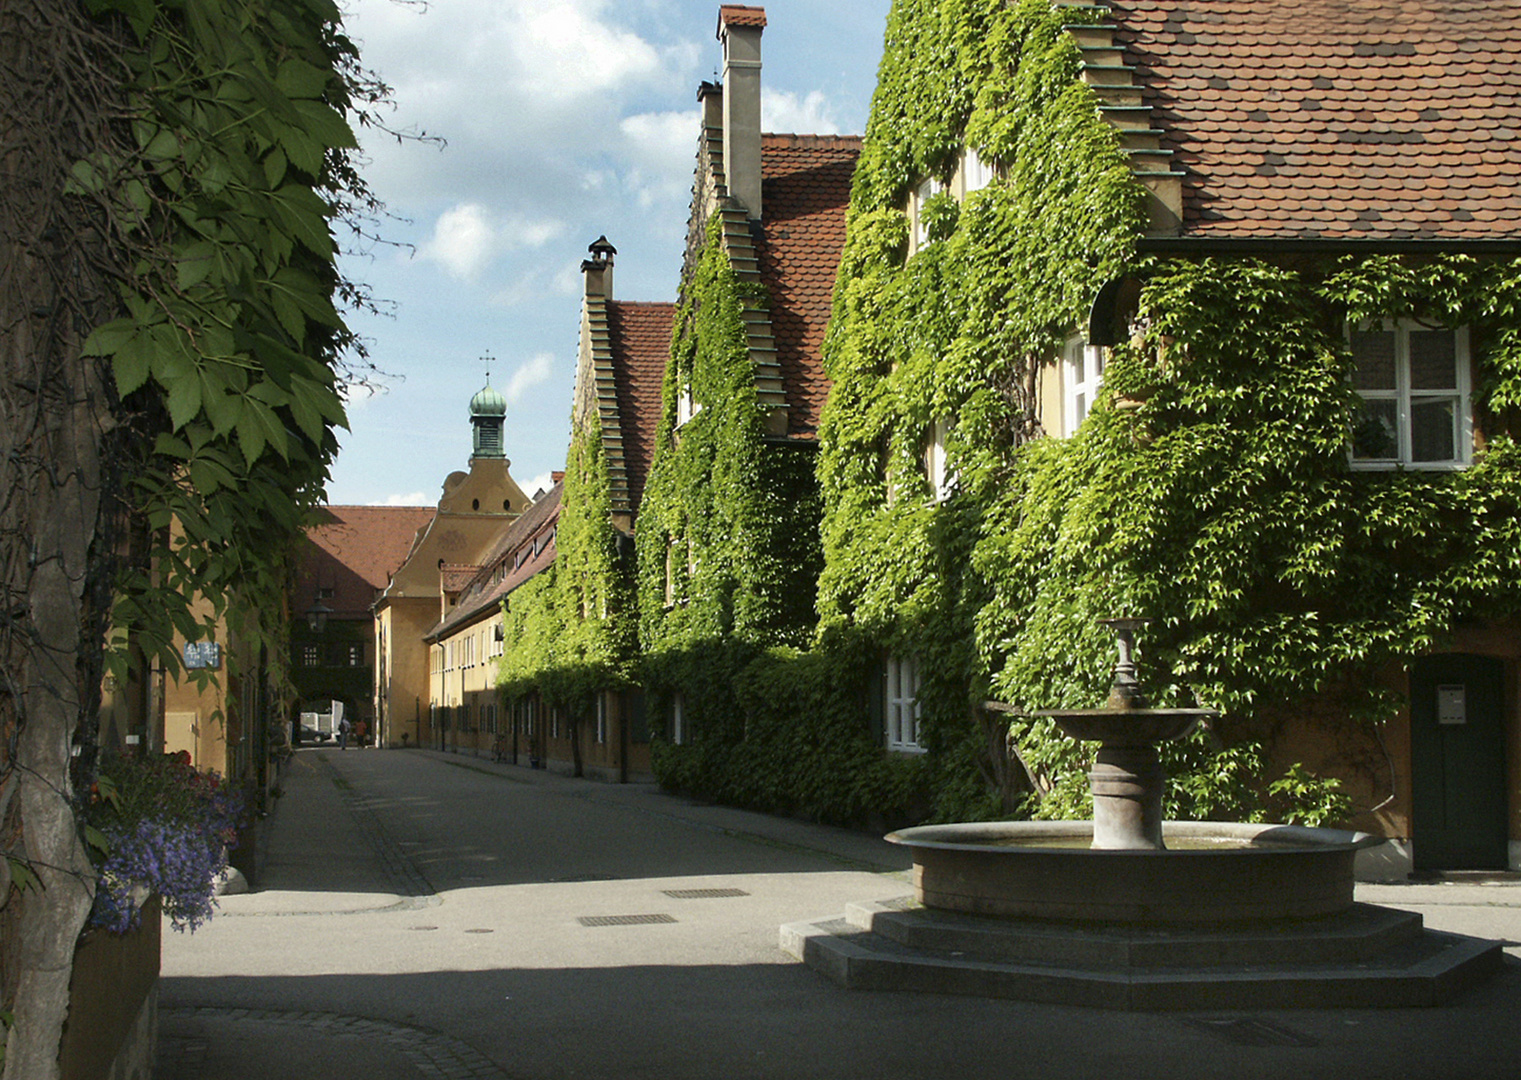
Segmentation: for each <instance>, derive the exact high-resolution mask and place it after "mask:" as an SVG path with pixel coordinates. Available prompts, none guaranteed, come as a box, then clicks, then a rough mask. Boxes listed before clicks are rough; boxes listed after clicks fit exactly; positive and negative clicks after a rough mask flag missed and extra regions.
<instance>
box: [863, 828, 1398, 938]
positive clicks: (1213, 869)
mask: <svg viewBox="0 0 1521 1080" xmlns="http://www.w3.org/2000/svg"><path fill="white" fill-rule="evenodd" d="M1092 836H1093V825H1092V824H1091V823H1090V822H1085V821H1013V822H1010V821H995V822H969V823H960V824H954V825H921V826H918V827H916V828H911V829H900V830H898V831H897V832H894V833H890V834H889V835H888V836H887V839H888V840H890V841H891V842H893V843H895V844H902V845H904V846H905V847H908V848H910V849H911V850H912V853H913V859H914V890H915V893H916V895H917V898H918V900H919V902H920V903H922V904H923V905H924V906H925V907H928V908H940V909H944V910H949V911H962V912H969V913H972V914H977V915H997V916H1005V917H1019V918H1038V919H1051V920H1056V921H1062V922H1079V923H1099V922H1102V923H1131V924H1143V925H1157V926H1176V925H1184V924H1190V923H1232V922H1245V921H1251V920H1269V919H1271V920H1277V919H1299V918H1311V917H1315V916H1323V915H1333V914H1336V913H1338V912H1342V911H1346V910H1347V909H1349V908H1350V907H1351V906H1352V902H1353V901H1352V886H1353V860H1354V858H1355V856H1356V853H1357V850H1358V849H1359V848H1363V847H1369V846H1372V845H1374V844H1378V843H1380V838H1379V837H1375V836H1370V835H1368V834H1367V833H1361V832H1347V831H1343V830H1339V829H1310V828H1304V827H1302V826H1295V825H1260V824H1256V825H1253V824H1237V823H1227V822H1166V823H1164V824H1163V826H1162V836H1163V840H1164V842H1165V843H1167V844H1168V845H1169V847H1168V849H1167V850H1141V849H1090V848H1089V847H1088V846H1087V843H1085V841H1087V842H1088V843H1091V841H1092Z"/></svg>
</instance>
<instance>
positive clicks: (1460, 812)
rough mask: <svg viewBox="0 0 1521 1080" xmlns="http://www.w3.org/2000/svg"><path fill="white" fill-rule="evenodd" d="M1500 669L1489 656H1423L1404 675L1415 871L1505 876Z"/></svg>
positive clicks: (1503, 734) (1497, 661)
mask: <svg viewBox="0 0 1521 1080" xmlns="http://www.w3.org/2000/svg"><path fill="white" fill-rule="evenodd" d="M1504 695H1505V671H1504V667H1503V665H1502V664H1501V662H1500V661H1499V660H1496V659H1494V658H1492V657H1487V656H1468V655H1465V654H1462V653H1446V654H1442V655H1438V656H1428V657H1425V658H1423V659H1421V660H1420V661H1418V662H1417V663H1416V665H1415V668H1414V670H1412V671H1411V673H1410V758H1411V769H1410V771H1411V804H1412V811H1413V815H1412V816H1413V821H1412V822H1411V829H1412V832H1413V834H1414V835H1413V836H1412V837H1411V847H1412V855H1413V858H1414V862H1415V868H1416V869H1417V870H1503V869H1505V866H1506V861H1507V851H1506V847H1507V844H1506V828H1505V810H1506V798H1505V727H1504V719H1503V714H1504V709H1503V704H1504Z"/></svg>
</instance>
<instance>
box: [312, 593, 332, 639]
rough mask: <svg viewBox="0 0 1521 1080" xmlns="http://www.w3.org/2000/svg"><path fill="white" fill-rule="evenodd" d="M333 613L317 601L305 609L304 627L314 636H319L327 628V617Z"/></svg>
mask: <svg viewBox="0 0 1521 1080" xmlns="http://www.w3.org/2000/svg"><path fill="white" fill-rule="evenodd" d="M332 613H333V609H332V608H330V607H328V606H327V605H326V604H324V603H323V602H322V601H321V600H318V601H316V602H314V603H313V604H312V606H311V607H309V608H307V609H306V625H307V626H308V627H309V628H310V629H311V632H312V633H314V634H320V633H322V631H323V630H324V629H325V628H326V627H327V617H328V616H329V615H331V614H332Z"/></svg>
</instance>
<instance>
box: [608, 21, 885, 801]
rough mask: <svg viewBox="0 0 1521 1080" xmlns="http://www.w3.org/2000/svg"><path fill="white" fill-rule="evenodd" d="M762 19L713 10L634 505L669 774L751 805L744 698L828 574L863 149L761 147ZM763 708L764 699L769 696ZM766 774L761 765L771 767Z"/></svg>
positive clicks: (805, 616) (647, 657)
mask: <svg viewBox="0 0 1521 1080" xmlns="http://www.w3.org/2000/svg"><path fill="white" fill-rule="evenodd" d="M765 25H766V16H765V12H764V11H763V10H762V9H760V8H756V7H743V6H738V5H726V6H723V7H721V8H720V9H719V18H718V38H719V41H720V42H721V43H722V48H723V81H722V84H721V85H719V84H713V83H704V84H703V85H702V87H701V89H700V90H699V92H698V98H699V101H700V102H701V105H702V110H703V111H702V125H701V129H700V131H699V138H698V151H697V171H696V177H695V182H694V188H693V196H692V206H691V214H690V218H689V222H688V242H687V251H686V256H685V261H684V264H683V268H682V275H681V284H680V289H679V297H678V304H677V310H676V314H675V329H674V332H673V340H672V346H671V353H670V359H669V363H668V365H667V367H666V370H665V382H664V397H663V402H662V409H661V415H660V424H659V432H658V435H657V438H656V442H655V455H654V464H653V466H652V469H651V472H650V478H649V483H648V486H647V488H646V491H645V494H644V502H643V505H642V507H641V510H640V521H639V528H638V531H637V544H638V564H639V613H640V622H639V645H640V650H641V661H642V664H641V673H642V676H643V678H644V679H645V688H646V691H647V692H648V693H650V695H651V698H652V703H653V706H654V713H655V714H656V716H658V723H657V727H658V729H659V732H660V735H661V737H660V739H659V740H658V741H657V743H656V751H657V754H656V760H655V767H656V773H657V775H658V776H660V778H661V779H662V780H663V781H664V782H666V783H668V784H672V785H674V786H678V787H686V788H694V789H699V790H704V791H707V792H708V793H711V794H717V795H719V796H720V797H724V798H730V799H735V800H737V801H754V800H753V799H747V798H746V797H745V796H743V795H742V794H740V793H739V792H738V791H737V790H735V789H734V788H733V785H732V784H730V779H732V778H739V777H741V776H744V775H748V776H750V777H751V778H755V777H758V776H759V775H760V773H758V772H757V771H756V770H754V769H751V768H750V766H749V764H747V763H745V762H742V761H741V760H740V758H739V757H736V755H744V754H746V753H749V752H750V751H753V750H755V749H756V748H757V747H758V746H760V745H762V744H768V743H769V740H768V739H766V738H765V737H763V736H762V735H761V734H760V732H759V730H758V729H751V727H750V725H749V723H748V721H747V716H757V717H758V716H759V715H760V714H757V713H755V712H754V711H753V710H750V709H748V708H747V706H746V705H745V704H744V703H743V702H742V701H741V697H742V695H743V690H742V686H743V684H744V682H745V677H746V672H747V671H749V672H752V673H753V672H754V671H756V670H757V669H756V668H755V665H756V664H757V663H758V662H763V661H764V658H765V656H766V653H767V650H772V649H778V648H780V649H789V648H790V649H798V648H802V647H805V646H807V645H808V644H809V642H810V641H811V639H812V636H813V630H814V624H815V621H816V615H815V610H814V592H815V585H816V581H817V578H818V572H819V568H820V566H821V560H820V550H819V541H818V515H819V502H818V488H817V484H816V481H815V480H814V475H813V473H814V467H815V463H816V453H817V445H818V440H817V428H818V422H819V415H820V411H821V409H822V406H823V402H824V399H825V397H826V395H827V391H828V383H827V380H826V379H825V378H824V375H823V368H822V361H821V344H822V341H823V337H824V333H825V329H826V327H827V324H828V319H829V297H830V293H831V289H832V287H833V284H834V278H835V273H836V269H837V265H838V260H839V253H840V249H841V245H842V244H843V242H844V226H845V206H846V202H847V199H848V193H849V185H850V177H851V174H852V172H853V170H854V168H855V164H856V159H857V157H858V155H859V151H860V140H859V139H858V138H853V137H845V136H833V135H823V136H820V135H791V134H763V133H762V131H761V116H760V111H761V35H762V31H763V29H764V27H765ZM762 693H763V696H764V691H763V692H762ZM761 771H762V772H763V771H764V770H761Z"/></svg>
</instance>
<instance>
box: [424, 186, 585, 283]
mask: <svg viewBox="0 0 1521 1080" xmlns="http://www.w3.org/2000/svg"><path fill="white" fill-rule="evenodd" d="M564 231H565V226H564V223H562V222H560V221H556V220H553V219H546V220H542V221H530V220H527V219H523V218H517V217H509V218H506V219H503V220H493V216H492V215H491V213H490V212H489V211H488V210H487V209H486V208H485V207H483V206H481V205H480V204H479V203H461V204H460V205H458V206H454V207H451V208H449V209H448V210H445V211H444V212H443V213H442V214H440V215H439V216H438V220H437V221H436V222H434V223H433V235H432V236H431V237H429V238H428V240H427V241H426V242H425V243H424V244H423V245H422V247H421V248H420V249H419V251H418V254H420V255H421V256H422V257H423V258H424V259H432V260H434V261H435V262H439V263H442V264H443V266H444V269H446V270H448V271H449V273H451V274H452V275H454V276H455V277H457V278H460V279H462V280H466V281H471V280H474V279H475V278H477V277H479V276H480V275H481V272H482V271H483V270H485V269H486V267H487V266H489V265H490V264H491V262H492V260H493V259H495V258H496V257H497V256H498V255H500V254H502V253H503V252H506V251H512V250H514V249H517V248H525V247H526V248H536V247H543V246H544V245H545V244H547V243H548V242H549V241H551V240H553V239H555V238H556V237H557V236H559V235H560V234H561V233H562V232H564Z"/></svg>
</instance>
